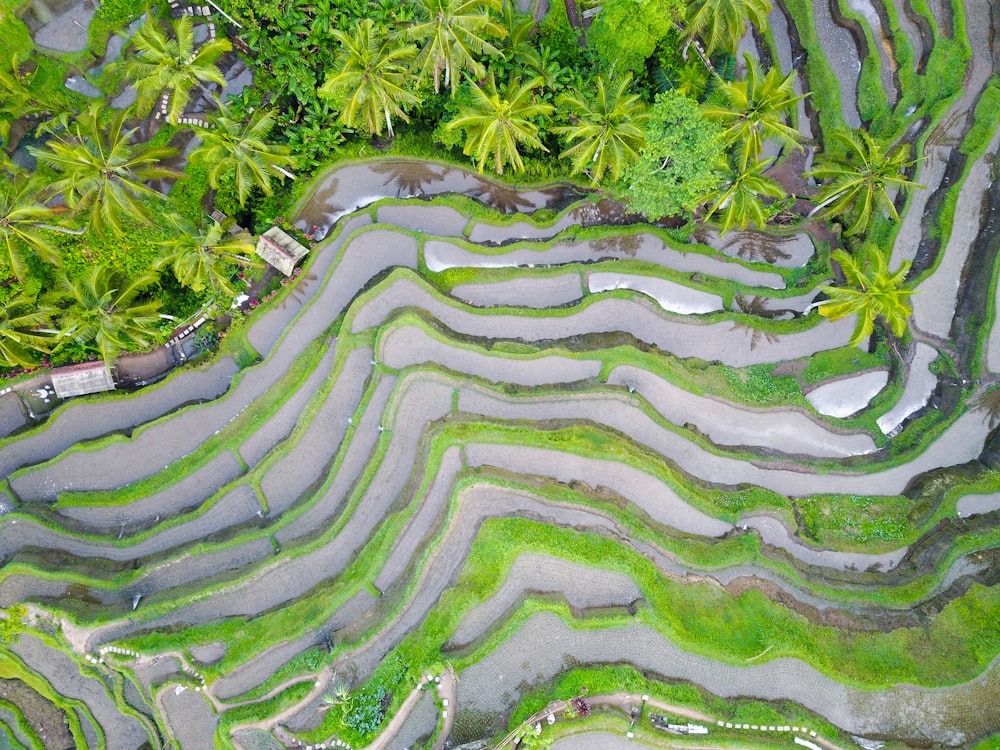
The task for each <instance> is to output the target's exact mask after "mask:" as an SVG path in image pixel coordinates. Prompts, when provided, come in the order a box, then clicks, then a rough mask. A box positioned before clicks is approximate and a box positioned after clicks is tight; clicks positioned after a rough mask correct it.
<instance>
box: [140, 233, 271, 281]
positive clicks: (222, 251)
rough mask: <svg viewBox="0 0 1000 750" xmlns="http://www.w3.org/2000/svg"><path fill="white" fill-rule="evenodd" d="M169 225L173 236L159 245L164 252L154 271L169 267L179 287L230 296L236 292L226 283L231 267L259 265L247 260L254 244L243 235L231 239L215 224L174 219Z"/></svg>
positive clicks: (231, 271) (254, 261)
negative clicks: (210, 290)
mask: <svg viewBox="0 0 1000 750" xmlns="http://www.w3.org/2000/svg"><path fill="white" fill-rule="evenodd" d="M170 224H171V228H172V229H173V230H174V231H173V236H171V237H170V239H167V240H163V241H162V242H160V246H161V247H163V248H164V250H165V251H166V252H165V253H164V255H163V256H162V257H161V258H160V259H159V260H158V261H157V262H156V266H155V267H156V268H163V267H164V266H170V270H171V271H172V272H173V274H174V276H175V277H176V278H177V281H178V282H179V283H180V285H181V286H186V287H189V288H191V289H193V290H194V291H196V292H200V291H202V290H203V289H206V288H211V289H212V290H214V291H215V292H218V293H221V294H225V295H229V296H234V295H235V294H236V290H235V289H234V288H233V285H232V284H231V283H230V280H229V279H230V276H232V274H233V266H238V267H240V268H249V267H251V266H259V265H260V263H259V262H258V261H257V260H256V259H254V258H252V257H248V256H250V255H252V254H253V251H254V243H253V240H252V239H251V238H250V235H249V234H247V233H246V232H241V233H239V234H237V235H231V234H228V233H227V232H225V230H223V228H222V225H221V224H219V222H217V221H213V222H211V223H208V224H201V225H200V226H196V225H195V224H193V223H192V222H190V221H188V220H187V219H184V218H182V217H180V216H176V215H175V216H172V217H171V218H170Z"/></svg>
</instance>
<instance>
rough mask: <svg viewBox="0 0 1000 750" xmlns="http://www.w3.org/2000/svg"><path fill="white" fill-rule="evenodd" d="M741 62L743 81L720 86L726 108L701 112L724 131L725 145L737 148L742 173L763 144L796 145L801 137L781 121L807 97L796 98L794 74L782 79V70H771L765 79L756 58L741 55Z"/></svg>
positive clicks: (761, 149) (707, 109)
mask: <svg viewBox="0 0 1000 750" xmlns="http://www.w3.org/2000/svg"><path fill="white" fill-rule="evenodd" d="M744 59H745V60H746V66H747V73H746V78H745V79H744V80H742V81H733V82H728V81H723V82H721V83H720V84H719V91H720V92H721V93H722V95H723V96H724V97H725V98H726V103H727V105H726V106H724V107H720V106H714V105H713V106H706V107H705V108H704V112H705V116H706V117H708V118H709V119H710V120H714V121H715V122H718V123H719V124H721V125H722V126H723V127H724V128H725V129H726V130H725V133H724V135H723V137H724V138H725V140H726V143H727V144H730V145H733V144H739V164H740V168H741V169H746V168H747V166H748V165H750V164H752V163H753V162H755V161H757V159H758V158H760V155H761V153H763V151H764V141H765V140H776V141H779V142H781V143H786V144H788V145H791V146H796V145H798V143H799V141H800V140H802V134H801V133H799V131H797V130H796V129H795V128H793V127H790V126H789V125H786V124H785V122H784V117H785V115H786V114H787V113H789V112H790V111H791V109H792V107H794V105H795V103H796V102H798V101H799V100H800V99H803V98H805V96H807V95H806V94H803V95H802V96H796V95H795V89H794V83H793V77H794V75H795V74H794V72H791V73H789V74H788V75H786V76H782V75H781V70H780V69H779V68H777V67H774V68H771V69H770V70H769V71H767V74H766V75H765V74H764V71H763V70H762V69H761V67H760V63H759V62H758V61H757V59H756V58H754V57H751V56H750V55H744Z"/></svg>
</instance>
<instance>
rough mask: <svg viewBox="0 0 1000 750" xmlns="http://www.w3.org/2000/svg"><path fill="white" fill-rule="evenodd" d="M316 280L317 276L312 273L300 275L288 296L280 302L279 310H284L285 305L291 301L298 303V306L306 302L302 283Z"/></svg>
mask: <svg viewBox="0 0 1000 750" xmlns="http://www.w3.org/2000/svg"><path fill="white" fill-rule="evenodd" d="M318 278H319V276H317V275H316V274H314V273H306V274H302V275H301V276H299V277H298V279H297V281H296V283H295V285H294V286H293V287H292V289H291V292H290V293H289V294H288V296H286V297H285V298H284V299H283V300H281V308H282V309H284V308H285V305H286V304H287V303H288V302H289V301H290V300H293V299H294V300H295V301H296V302H298V303H299V304H300V305H301V304H302V303H303V302H305V301H306V290H305V289H304V288H303V282H306V281H315V280H316V279H318Z"/></svg>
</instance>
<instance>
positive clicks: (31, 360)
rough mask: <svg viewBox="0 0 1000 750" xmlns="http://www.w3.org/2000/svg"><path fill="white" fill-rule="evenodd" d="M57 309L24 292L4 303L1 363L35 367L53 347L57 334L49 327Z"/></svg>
mask: <svg viewBox="0 0 1000 750" xmlns="http://www.w3.org/2000/svg"><path fill="white" fill-rule="evenodd" d="M54 312H55V311H54V309H53V308H51V307H49V306H48V305H39V303H38V301H37V300H36V299H35V298H34V297H31V296H29V295H27V294H25V293H24V292H21V293H19V294H16V295H15V296H13V297H11V298H10V299H8V300H7V301H6V302H4V303H3V305H2V307H0V367H31V366H33V365H35V364H37V363H38V354H40V353H45V352H48V351H50V348H49V347H50V344H52V343H53V341H54V340H55V338H54V336H53V335H52V334H51V333H50V332H47V331H46V330H45V327H46V326H47V325H49V322H50V321H51V320H52V315H53V313H54Z"/></svg>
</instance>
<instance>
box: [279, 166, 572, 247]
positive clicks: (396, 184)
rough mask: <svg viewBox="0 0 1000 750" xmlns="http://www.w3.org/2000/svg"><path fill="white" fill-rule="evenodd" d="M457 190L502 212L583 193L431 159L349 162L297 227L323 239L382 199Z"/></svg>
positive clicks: (322, 186) (560, 203)
mask: <svg viewBox="0 0 1000 750" xmlns="http://www.w3.org/2000/svg"><path fill="white" fill-rule="evenodd" d="M444 193H458V194H460V195H465V196H468V197H470V198H473V199H475V200H477V201H479V202H480V203H482V204H483V205H484V206H488V207H489V208H492V209H495V210H497V211H500V212H501V213H507V214H511V213H529V212H532V211H537V210H538V209H540V208H547V209H554V210H559V209H561V208H564V207H565V206H567V205H569V204H570V203H572V202H574V201H575V200H578V199H579V198H580V197H581V196H582V193H581V192H579V191H578V189H577V188H574V187H572V186H570V185H551V186H547V187H543V188H538V189H534V190H530V191H527V192H519V191H518V190H517V187H516V185H515V186H514V187H508V186H506V185H501V184H499V183H496V182H492V181H490V180H487V179H485V178H483V177H480V176H479V175H477V174H475V173H473V172H467V171H465V170H464V169H459V168H457V167H449V166H445V165H443V164H434V163H432V162H426V161H415V160H405V159H385V160H381V161H374V162H367V163H362V164H349V165H347V166H345V167H340V168H339V169H335V170H334V171H333V172H331V173H329V174H328V175H327V176H326V178H325V179H323V180H322V182H320V183H319V184H318V185H317V187H316V189H315V190H314V191H313V192H312V194H311V195H310V196H309V198H308V199H307V200H306V201H305V203H304V204H303V205H302V206H301V209H300V213H299V216H298V221H297V222H296V224H297V226H298V227H299V228H300V229H302V230H304V231H306V232H308V231H310V230H311V229H312V228H313V227H315V229H316V231H315V234H316V239H322V238H323V237H325V236H326V235H327V234H328V233H329V232H330V228H331V227H332V226H333V225H334V224H335V223H336V222H337V220H338V219H339V218H341V217H342V216H345V215H347V214H349V213H351V212H352V211H355V210H357V209H359V208H363V207H364V206H367V205H370V204H372V203H374V202H375V201H378V200H381V199H383V198H424V197H430V196H434V195H442V194H444Z"/></svg>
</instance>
